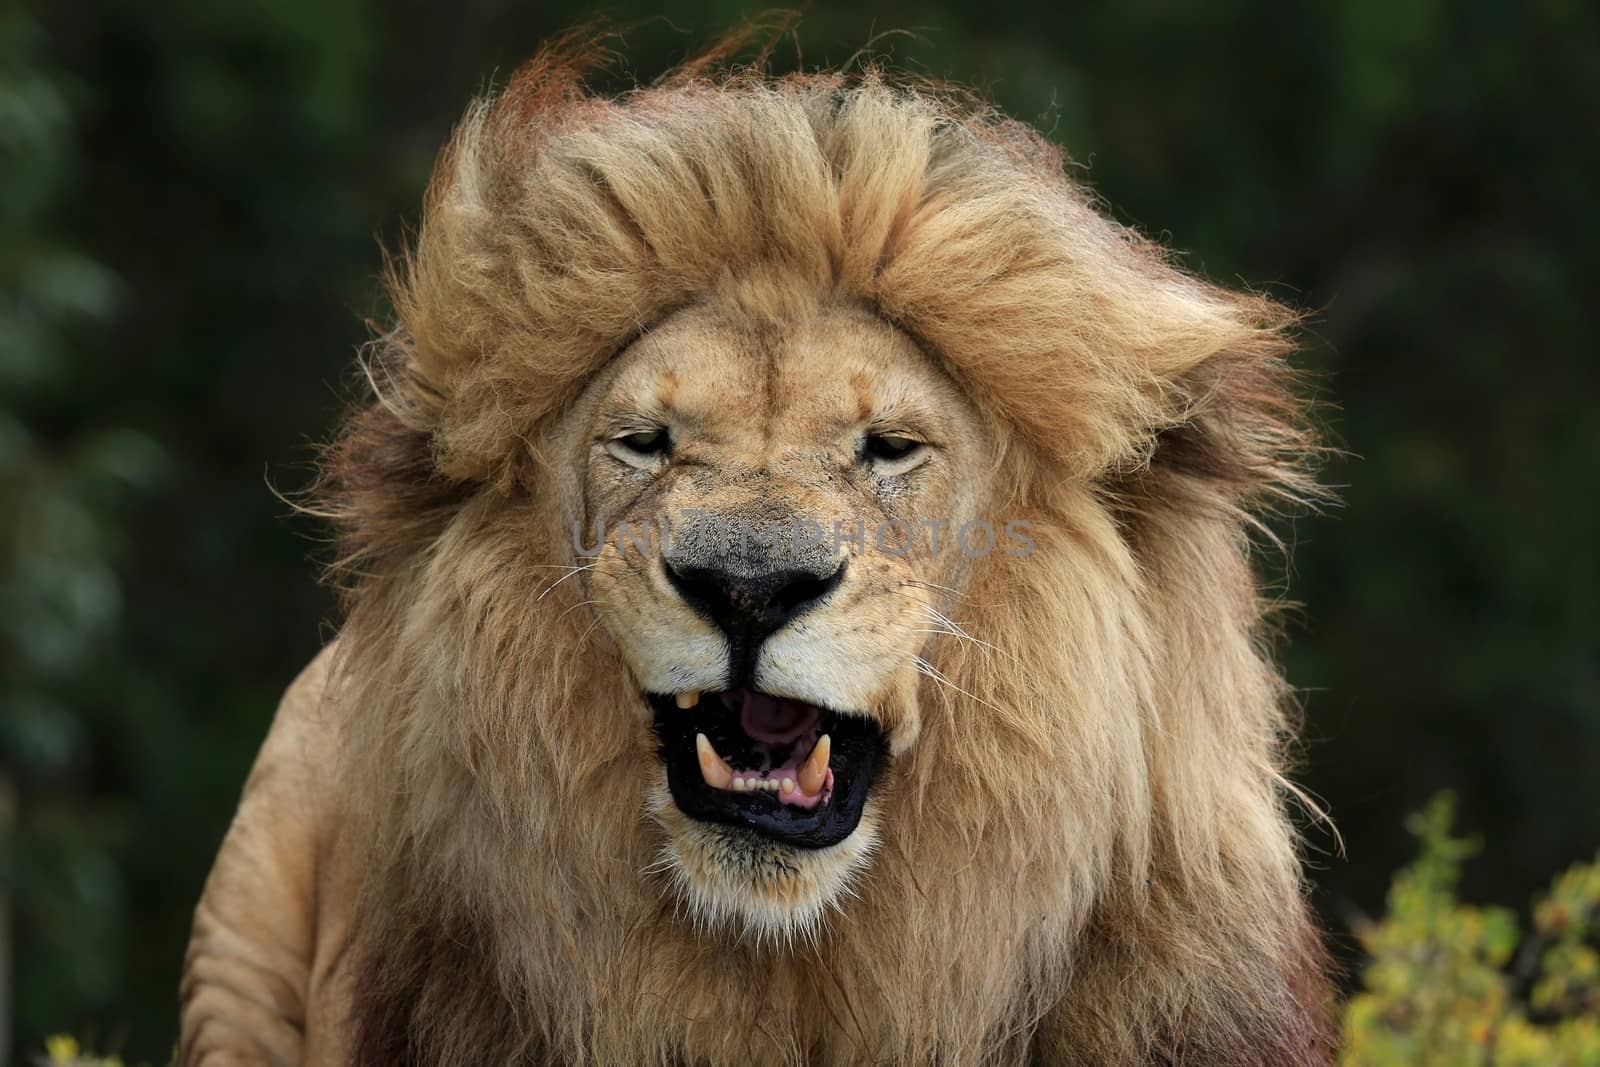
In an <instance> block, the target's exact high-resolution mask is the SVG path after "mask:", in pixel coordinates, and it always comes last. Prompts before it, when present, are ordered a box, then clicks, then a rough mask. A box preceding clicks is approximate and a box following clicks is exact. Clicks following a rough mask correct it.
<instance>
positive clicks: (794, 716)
mask: <svg viewBox="0 0 1600 1067" xmlns="http://www.w3.org/2000/svg"><path fill="white" fill-rule="evenodd" d="M820 717H821V716H820V715H819V714H818V712H817V708H816V705H814V704H807V703H806V702H805V701H803V700H787V699H780V698H778V697H774V696H769V695H768V694H766V693H757V692H755V691H754V690H752V689H746V690H745V691H744V703H743V705H741V706H740V708H739V726H740V728H741V729H743V730H744V732H745V733H746V734H747V735H749V736H750V737H751V738H753V739H755V740H757V741H760V742H762V743H764V744H769V745H781V744H786V743H788V742H790V741H793V740H795V739H796V738H799V737H801V736H803V735H805V734H806V733H808V732H810V731H812V730H815V729H816V726H817V720H818V719H819V718H820Z"/></svg>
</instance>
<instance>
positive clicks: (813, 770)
mask: <svg viewBox="0 0 1600 1067" xmlns="http://www.w3.org/2000/svg"><path fill="white" fill-rule="evenodd" d="M832 753H833V742H832V741H831V740H829V738H828V735H827V734H823V735H822V736H821V737H819V738H817V745H816V747H815V748H813V749H812V750H811V755H809V756H807V757H806V762H805V766H803V767H801V768H800V791H801V792H802V793H804V794H805V795H806V796H808V797H814V796H816V795H817V794H818V793H821V792H822V786H823V784H824V783H826V782H827V780H828V757H829V755H831V754H832Z"/></svg>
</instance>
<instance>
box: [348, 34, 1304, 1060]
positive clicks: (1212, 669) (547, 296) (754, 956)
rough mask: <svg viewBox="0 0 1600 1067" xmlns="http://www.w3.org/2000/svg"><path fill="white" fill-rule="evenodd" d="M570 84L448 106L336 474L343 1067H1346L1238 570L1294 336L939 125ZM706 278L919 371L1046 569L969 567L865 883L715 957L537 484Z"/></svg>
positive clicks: (748, 99)
mask: <svg viewBox="0 0 1600 1067" xmlns="http://www.w3.org/2000/svg"><path fill="white" fill-rule="evenodd" d="M584 78H585V74H584V59H583V58H582V53H581V51H579V50H574V49H572V48H559V49H553V50H551V51H549V52H546V53H545V54H543V55H542V56H540V57H539V58H538V59H536V60H535V61H534V62H532V63H531V64H530V65H529V66H527V67H526V68H524V69H523V70H522V71H521V72H520V73H519V74H518V75H517V76H516V77H515V78H514V79H513V80H512V81H511V83H510V84H509V86H508V87H507V88H505V89H504V90H503V91H501V92H499V93H498V94H496V95H493V96H492V97H490V98H489V99H486V100H484V101H481V102H480V103H478V104H476V105H475V106H474V107H473V108H472V109H471V110H470V111H469V112H468V114H467V115H466V117H465V119H464V121H463V122H462V123H461V125H460V127H459V129H458V130H457V131H456V133H455V135H454V138H453V139H452V141H451V143H450V144H449V146H448V148H447V149H446V150H445V151H444V152H443V154H442V155H441V157H440V159H439V161H438V164H437V168H436V172H435V175H434V178H433V181H432V183H431V186H430V189H429V192H428V195H427V199H426V206H425V214H424V218H423V220H422V222H421V225H420V228H419V231H418V233H417V234H416V237H415V240H414V242H413V247H412V249H411V250H410V252H409V253H408V255H406V256H405V257H403V259H402V260H401V261H400V262H399V263H397V264H396V265H395V268H394V270H393V271H392V283H391V292H392V297H393V300H394V303H395V306H396V310H397V313H398V325H397V326H396V327H395V329H394V330H393V332H392V333H390V334H389V335H388V336H386V337H385V338H383V339H382V340H381V341H380V342H378V343H377V344H376V345H374V346H373V349H372V351H371V352H370V358H369V359H368V360H367V361H366V364H365V365H366V368H367V371H368V375H369V377H370V379H371V382H372V386H373V389H374V392H375V394H376V398H375V399H374V400H373V401H372V402H371V403H370V404H369V405H367V406H365V407H364V408H362V409H361V410H359V411H357V412H356V413H355V414H353V415H352V416H351V418H350V419H349V421H348V422H347V424H346V426H345V428H344V430H343V432H342V435H341V436H340V437H339V439H338V440H337V442H336V443H335V445H334V446H333V447H332V448H331V449H330V451H329V453H328V457H327V477H326V481H325V483H324V485H323V499H324V502H325V504H326V506H327V507H328V508H329V509H330V510H331V511H332V512H333V514H334V515H335V517H336V520H337V524H338V527H339V531H340V537H341V542H340V543H341V545H342V547H343V551H342V553H341V555H340V557H339V560H338V562H337V563H336V565H335V571H336V574H337V575H338V577H339V578H340V579H341V580H342V584H343V585H344V587H345V589H346V591H347V604H348V619H347V622H346V625H345V626H344V630H343V634H342V638H341V649H342V653H341V665H340V671H341V672H342V674H343V675H344V677H345V678H347V679H348V682H349V684H348V686H347V687H346V688H347V691H348V692H349V693H350V694H351V698H350V699H351V714H350V715H349V723H350V725H349V727H348V737H347V739H346V745H345V747H346V753H347V755H346V762H347V773H348V782H349V785H348V793H349V795H350V796H351V797H353V798H355V800H354V802H353V803H354V804H355V806H356V810H355V811H354V813H353V814H354V817H355V818H356V819H357V820H358V825H359V826H361V828H362V834H363V839H364V840H365V842H366V843H367V845H366V848H365V849H364V852H363V857H364V863H365V872H366V874H365V885H366V888H365V892H364V896H363V898H362V901H361V905H360V907H361V911H360V916H361V918H360V921H359V925H358V928H359V930H360V937H359V940H358V943H357V946H356V951H359V952H360V953H362V958H363V960H364V963H363V967H364V970H363V974H364V975H365V978H364V980H363V982H362V983H361V989H362V996H361V1005H360V1018H359V1033H360V1042H361V1049H360V1062H361V1063H363V1064H367V1065H372V1067H376V1065H379V1064H384V1065H390V1064H396V1063H416V1064H444V1065H456V1064H471V1063H482V1062H496V1063H500V1062H528V1063H537V1062H561V1063H570V1064H600V1065H606V1067H610V1065H617V1064H663V1065H666V1064H676V1063H699V1062H719V1063H735V1062H752V1063H755V1062H760V1063H791V1064H793V1063H800V1062H811V1063H828V1064H859V1063H868V1062H873V1063H897V1064H912V1063H948V1064H969V1063H1018V1064H1020V1063H1024V1062H1041V1063H1052V1064H1056V1063H1060V1064H1074V1063H1076V1064H1144V1063H1152V1064H1154V1063H1160V1064H1205V1065H1209V1064H1259V1065H1262V1067H1266V1065H1274V1067H1277V1065H1283V1064H1311V1063H1323V1062H1326V1060H1327V1056H1328V1048H1329V1036H1328V1030H1327V1025H1326V1015H1325V1003H1326V998H1325V980H1324V977H1323V974H1324V968H1323V961H1322V955H1321V948H1320V942H1319V938H1318V935H1317V934H1316V932H1315V930H1314V928H1313V926H1312V924H1311V922H1310V920H1309V919H1308V914H1307V908H1306V905H1305V901H1304V887H1303V883H1302V880H1301V877H1300V873H1299V866H1298V858H1297V855H1296V845H1295V835H1294V833H1293V830H1292V829H1291V826H1290V824H1289V821H1288V819H1287V816H1286V813H1285V804H1286V794H1287V793H1288V792H1289V791H1290V787H1289V786H1288V784H1287V783H1286V781H1285V779H1284V777H1283V775H1282V770H1281V768H1282V765H1283V745H1284V743H1285V739H1286V736H1287V725H1286V693H1285V689H1284V686H1283V684H1282V682H1281V680H1280V677H1279V675H1278V673H1277V672H1276V670H1275V669H1274V667H1273V666H1272V664H1271V662H1270V660H1269V658H1268V656H1267V655H1266V653H1265V651H1264V649H1263V644H1262V641H1263V629H1264V622H1265V619H1266V617H1267V614H1268V608H1269V605H1268V603H1267V602H1266V600H1265V599H1264V598H1263V597H1262V596H1260V595H1259V594H1258V590H1257V584H1256V582H1255V580H1254V578H1253V576H1252V570H1251V566H1250V561H1249V556H1250V549H1251V537H1250V536H1249V530H1250V527H1251V524H1252V523H1253V521H1254V518H1253V516H1255V515H1256V514H1257V513H1258V512H1259V511H1260V509H1261V506H1262V505H1265V504H1270V503H1271V502H1272V501H1274V500H1281V499H1285V498H1290V499H1293V498H1300V497H1303V496H1304V495H1305V494H1306V493H1307V492H1308V491H1309V483H1308V481H1307V479H1306V477H1305V475H1304V473H1303V470H1302V465H1303V464H1302V461H1303V460H1304V459H1305V457H1306V456H1307V455H1308V454H1309V452H1310V449H1311V446H1310V444H1309V442H1308V441H1307V439H1306V438H1305V437H1304V436H1303V435H1302V434H1301V432H1300V431H1299V429H1297V426H1298V425H1299V422H1300V419H1299V414H1300V412H1299V407H1298V405H1297V402H1296V400H1295V398H1294V395H1293V392H1292V390H1291V389H1289V388H1288V379H1287V377H1286V374H1285V371H1284V369H1283V364H1282V357H1283V356H1284V355H1285V353H1286V352H1287V350H1288V348H1289V342H1288V340H1287V338H1286V332H1285V331H1286V330H1287V328H1288V327H1289V326H1290V325H1291V318H1292V317H1291V315H1290V314H1289V313H1288V312H1286V311H1285V310H1283V309H1282V308H1280V307H1278V306H1277V305H1275V304H1273V303H1272V302H1270V301H1269V300H1267V299H1265V298H1262V297H1259V296H1255V295H1249V294H1240V293H1234V292H1229V291H1225V290H1222V289H1219V288H1216V287H1213V286H1211V285H1209V284H1207V283H1205V282H1203V281H1200V280H1198V279H1196V278H1195V277H1192V276H1190V275H1188V274H1186V273H1184V272H1182V271H1181V270H1179V269H1177V268H1176V267H1175V266H1173V265H1172V264H1171V263H1170V262H1169V261H1168V260H1167V258H1166V257H1165V256H1164V255H1163V254H1162V252H1161V251H1160V249H1158V248H1157V247H1156V246H1154V245H1153V244H1151V243H1149V242H1147V241H1145V240H1142V239H1141V238H1139V237H1138V236H1136V235H1134V234H1132V233H1130V232H1129V231H1128V230H1126V229H1124V228H1122V227H1120V226H1119V225H1117V224H1115V223H1113V222H1111V221H1108V220H1107V219H1106V218H1104V217H1103V216H1102V215H1101V214H1100V213H1099V212H1097V210H1096V209H1095V206H1094V204H1093V203H1092V201H1091V200H1090V199H1089V197H1088V196H1087V194H1086V193H1085V192H1084V191H1083V190H1082V189H1081V188H1080V187H1079V186H1077V185H1076V184H1075V183H1074V182H1072V181H1071V180H1070V179H1068V178H1067V177H1065V176H1064V174H1063V166H1062V164H1063V160H1062V158H1061V155H1060V153H1059V152H1058V151H1057V150H1056V149H1054V148H1053V147H1051V146H1050V145H1049V144H1048V143H1047V142H1046V141H1045V140H1044V139H1043V138H1041V137H1040V136H1039V135H1038V134H1037V133H1035V132H1034V131H1032V130H1031V129H1028V128H1026V127H1023V126H1021V125H1018V124H1015V123H1012V122H1009V121H1006V120H1004V119H1002V118H1000V117H998V116H996V115H994V114H993V113H992V112H991V111H988V110H986V109H984V108H982V107H979V106H975V105H973V104H972V103H970V102H969V101H967V100H966V99H964V98H963V97H961V96H959V95H957V94H953V93H949V92H945V91H943V90H940V89H938V88H936V87H931V86H926V85H919V84H913V83H908V82H904V81H898V80H896V79H894V78H892V77H890V76H888V75H885V74H882V73H880V72H876V71H872V70H868V71H866V72H865V73H858V74H852V75H846V74H842V73H818V74H807V75H803V76H794V77H786V78H781V79H775V78H769V77H766V76H764V75H762V74H760V73H757V72H752V71H750V70H739V69H730V68H728V67H726V66H725V65H720V64H717V63H711V62H704V63H693V64H690V65H688V66H686V67H684V68H682V69H680V70H679V71H677V72H675V73H674V74H672V75H669V76H668V77H666V78H665V79H663V80H661V81H659V82H657V83H655V84H653V85H651V86H649V87H647V88H642V89H638V90H635V91H632V92H628V93H625V94H623V95H620V96H617V97H603V96H599V95H595V94H593V93H591V92H590V91H588V90H587V89H585V87H584ZM727 274H734V275H742V276H748V277H750V278H753V279H758V281H757V282H756V283H753V284H770V285H771V286H772V287H773V288H774V291H777V290H779V289H784V290H789V291H792V290H794V289H796V287H799V288H801V289H809V290H814V291H816V292H817V293H819V294H830V295H832V296H835V297H843V298H848V299H852V300H856V301H859V302H862V303H864V304H867V305H870V306H871V307H873V308H875V309H876V310H877V311H878V313H879V314H881V315H882V316H883V317H884V318H885V319H886V320H888V321H889V322H891V323H894V324H895V325H897V326H898V327H899V328H900V329H902V330H904V331H905V332H906V333H907V334H908V335H910V336H911V337H913V338H915V339H916V340H917V341H918V342H919V343H920V344H921V345H922V346H923V347H924V348H925V350H926V351H928V352H929V353H931V354H933V355H934V356H935V357H936V358H937V359H938V360H940V361H941V363H942V364H943V365H944V366H945V368H946V369H947V370H948V371H949V373H950V374H952V375H953V376H954V377H955V379H956V380H957V381H958V382H959V383H961V385H962V386H963V387H964V388H965V389H966V390H968V391H969V392H970V394H971V395H972V396H973V397H974V398H976V400H977V401H978V402H979V403H980V405H981V407H982V408H983V410H985V411H986V412H988V413H989V416H990V417H991V418H992V420H993V422H994V425H995V426H996V427H997V429H998V432H1000V433H1001V435H1002V437H1003V439H1004V442H1005V449H1006V459H1005V462H1004V464H1003V466H1002V467H1001V469H1000V472H999V473H997V475H996V480H995V484H994V486H993V487H992V495H991V499H992V501H993V502H994V505H995V507H996V508H997V509H998V511H999V512H1003V513H1004V514H1005V516H1006V517H1007V518H1012V517H1015V518H1024V519H1027V520H1029V521H1031V522H1032V523H1033V524H1034V528H1035V530H1036V539H1037V542H1038V544H1037V548H1036V550H1035V551H1034V552H1033V553H1032V554H1031V555H1029V556H1027V557H1025V558H1016V557H1010V556H1007V555H1005V554H1002V553H995V554H993V555H992V556H990V557H988V558H987V559H986V560H984V561H983V562H982V564H981V565H980V566H979V567H978V568H977V570H976V571H975V573H974V575H973V577H972V581H971V584H970V586H969V587H968V588H967V589H966V590H965V591H964V593H963V595H962V598H961V599H960V600H959V601H958V602H957V611H956V614H957V618H958V621H959V622H960V624H961V625H962V626H963V627H964V628H965V630H966V632H967V633H969V634H971V635H972V636H973V637H974V638H976V639H977V640H974V641H963V640H939V641H937V642H936V643H935V644H933V645H932V646H930V648H929V650H928V653H927V656H928V658H929V660H930V661H931V662H932V663H933V665H934V666H935V667H936V669H937V671H938V673H939V675H940V676H941V679H940V680H934V679H930V680H929V681H928V683H927V684H926V686H925V689H924V692H923V693H922V696H921V700H922V704H923V709H924V722H925V726H924V730H923V734H922V737H921V739H920V741H919V742H918V744H917V745H916V746H915V747H914V748H913V749H912V750H911V751H910V752H909V753H907V754H906V756H904V757H903V758H901V759H899V760H897V761H896V762H895V764H894V765H893V767H892V770H891V773H890V774H889V775H888V776H887V777H886V780H885V782H884V783H883V786H882V789H883V794H882V798H881V800H880V801H879V810H880V811H881V812H882V817H883V833H882V846H881V851H880V853H879V855H878V856H877V857H876V858H875V860H874V861H873V864H872V866H871V868H870V870H869V871H868V872H867V874H866V876H865V877H864V878H863V879H862V880H861V882H860V884H859V885H858V886H857V896H856V897H855V898H854V899H850V900H848V901H846V902H844V904H843V906H842V907H841V908H840V909H839V910H838V911H837V912H836V913H832V914H830V915H829V916H828V917H827V919H826V921H825V923H824V924H823V925H822V927H821V928H819V929H818V930H817V931H816V933H815V936H814V937H812V938H811V939H809V940H806V941H803V942H799V943H793V944H777V945H775V944H760V943H753V942H750V941H738V942H736V941H733V940H730V939H728V938H727V937H725V936H719V937H710V936H706V932H705V931H704V930H697V929H696V926H695V917H694V915H693V914H692V913H690V912H689V911H686V910H685V909H684V906H683V903H682V902H681V901H680V900H678V899H677V898H675V897H674V896H673V894H672V893H671V892H670V891H669V887H668V881H667V879H666V876H665V875H663V874H661V873H660V872H659V871H657V870H656V869H655V864H656V861H657V859H658V855H657V849H658V847H659V841H658V840H657V838H656V836H655V835H657V834H658V833H659V831H658V830H657V829H656V828H655V827H654V826H653V824H652V823H651V822H650V820H649V819H648V818H647V817H645V816H644V815H643V813H642V811H641V799H640V798H641V792H640V787H639V783H638V781H637V779H638V778H639V775H640V766H639V761H638V753H639V752H641V751H648V745H649V742H648V738H647V733H648V727H647V726H646V724H645V723H644V722H642V721H641V720H640V718H639V716H637V715H635V714H631V713H629V712H628V711H627V710H626V709H628V708H630V707H632V706H633V705H634V704H636V703H637V701H638V699H639V698H638V694H637V691H636V690H634V689H632V688H631V684H630V683H629V682H627V680H626V679H625V678H623V677H622V675H623V673H624V672H623V671H622V670H621V669H620V667H619V666H618V664H617V662H616V661H615V659H614V658H613V657H612V656H611V655H610V654H609V652H608V651H607V649H606V647H605V645H604V640H603V638H602V637H600V636H599V635H597V634H596V632H595V625H594V620H593V618H592V617H591V616H590V614H589V613H588V612H587V611H586V610H585V609H584V604H583V602H582V597H581V594H580V592H579V590H578V583H577V582H566V583H561V584H559V585H558V584H556V581H555V579H556V577H558V576H559V575H561V574H562V573H564V572H562V571H560V570H557V569H553V568H554V567H555V566H556V565H560V564H563V563H565V562H568V561H569V560H568V556H569V555H570V552H569V550H568V549H567V548H566V544H567V541H566V532H565V531H564V530H563V529H561V528H560V523H559V518H558V515H557V513H558V511H559V509H558V508H557V507H555V506H554V504H553V503H552V502H553V501H555V500H557V499H558V498H559V496H560V493H561V492H562V491H563V488H564V487H570V485H571V484H572V479H574V478H575V474H574V472H572V471H569V470H563V469H561V467H560V465H559V464H553V463H551V462H547V461H546V459H545V456H544V454H543V452H542V450H541V436H540V435H541V432H542V430H543V428H544V427H545V426H546V425H547V424H548V422H549V419H550V417H551V415H552V413H554V412H555V411H557V410H558V409H559V408H560V406H561V405H562V404H563V403H565V402H566V401H568V400H569V399H570V398H572V397H573V396H574V394H575V391H576V390H578V389H579V388H580V387H581V386H582V384H583V383H584V382H585V381H586V379H588V378H589V377H590V376H592V375H593V374H594V373H595V372H596V370H597V369H598V368H600V367H601V366H602V365H603V363H604V362H605V361H606V360H607V358H608V357H609V356H611V355H612V354H613V353H615V352H617V351H618V350H619V348H620V347H622V346H623V345H625V344H626V343H628V342H629V340H630V339H632V338H633V337H635V336H637V334H638V332H639V331H640V330H641V329H642V328H644V327H646V326H648V325H649V324H650V323H652V322H654V321H658V320H659V319H660V318H661V317H662V316H663V315H665V314H667V313H669V312H670V311H671V310H672V309H674V308H676V307H679V306H682V305H684V304H685V303H686V302H689V301H691V300H693V299H695V298H696V296H697V295H699V294H703V293H705V292H707V291H708V290H710V289H711V288H713V287H714V286H715V285H716V284H717V281H718V279H719V278H722V277H723V276H725V275H727ZM760 279H766V281H765V282H760V281H759V280H760ZM1030 1057H1033V1059H1032V1060H1030Z"/></svg>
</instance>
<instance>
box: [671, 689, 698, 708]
mask: <svg viewBox="0 0 1600 1067" xmlns="http://www.w3.org/2000/svg"><path fill="white" fill-rule="evenodd" d="M675 699H676V700H677V702H678V707H680V708H684V709H688V708H692V707H694V706H695V705H696V704H698V703H700V694H699V693H679V694H678V695H677V697H676V698H675Z"/></svg>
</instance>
